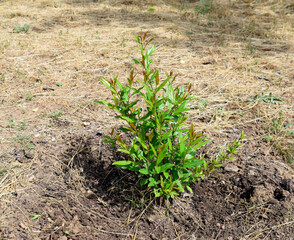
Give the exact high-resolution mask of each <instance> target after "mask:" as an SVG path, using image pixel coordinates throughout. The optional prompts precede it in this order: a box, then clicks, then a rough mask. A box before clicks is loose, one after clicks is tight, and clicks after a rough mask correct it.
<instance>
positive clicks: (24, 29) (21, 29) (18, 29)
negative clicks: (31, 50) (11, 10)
mask: <svg viewBox="0 0 294 240" xmlns="http://www.w3.org/2000/svg"><path fill="white" fill-rule="evenodd" d="M29 29H30V26H29V25H27V24H25V25H24V26H23V27H21V26H19V25H17V24H15V25H14V28H13V32H16V33H21V32H24V33H27V32H28V31H29Z"/></svg>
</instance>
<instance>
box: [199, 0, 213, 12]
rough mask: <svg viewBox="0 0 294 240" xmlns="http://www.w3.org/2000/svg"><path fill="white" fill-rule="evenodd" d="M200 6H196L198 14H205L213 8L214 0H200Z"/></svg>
mask: <svg viewBox="0 0 294 240" xmlns="http://www.w3.org/2000/svg"><path fill="white" fill-rule="evenodd" d="M199 2H200V6H198V7H196V11H197V13H198V14H205V13H208V12H209V11H211V9H212V8H213V0H200V1H199Z"/></svg>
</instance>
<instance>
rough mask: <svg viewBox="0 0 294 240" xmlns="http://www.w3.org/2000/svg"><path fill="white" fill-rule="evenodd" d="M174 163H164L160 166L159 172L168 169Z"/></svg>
mask: <svg viewBox="0 0 294 240" xmlns="http://www.w3.org/2000/svg"><path fill="white" fill-rule="evenodd" d="M174 166H175V165H174V164H172V163H166V164H164V165H162V166H161V170H160V171H161V172H166V171H167V170H168V169H171V168H173V167H174Z"/></svg>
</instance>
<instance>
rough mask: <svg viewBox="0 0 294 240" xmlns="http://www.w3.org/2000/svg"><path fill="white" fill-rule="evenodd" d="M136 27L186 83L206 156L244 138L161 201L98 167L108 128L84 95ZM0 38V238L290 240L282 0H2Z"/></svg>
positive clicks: (293, 227)
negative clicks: (187, 186) (201, 177)
mask: <svg viewBox="0 0 294 240" xmlns="http://www.w3.org/2000/svg"><path fill="white" fill-rule="evenodd" d="M15 24H17V25H18V26H20V27H23V26H24V24H27V25H29V27H30V28H29V30H28V32H27V33H25V32H23V31H22V32H20V33H18V32H17V29H14V25H15ZM140 31H148V32H149V35H150V36H152V37H154V44H155V45H156V47H157V51H156V53H155V54H154V59H155V65H156V66H158V68H159V69H160V70H162V75H163V74H164V71H171V70H172V71H173V72H174V73H178V74H179V76H178V79H177V81H176V84H182V85H185V86H187V84H188V83H189V82H191V83H192V87H193V90H194V91H193V95H195V96H196V97H199V99H198V100H197V101H195V105H193V106H191V107H192V110H191V112H190V118H189V121H190V122H193V123H194V124H195V126H197V128H198V129H199V131H202V132H203V133H204V134H205V135H206V136H207V137H208V138H210V139H212V140H213V142H212V143H211V144H210V146H208V147H206V148H205V149H203V152H205V153H206V155H207V157H211V158H213V157H215V156H216V154H217V153H218V152H219V151H220V150H221V149H222V148H223V147H224V146H225V145H226V144H227V143H228V142H231V141H233V140H234V139H236V138H237V137H238V135H239V134H240V133H241V131H242V130H244V131H245V133H246V135H247V139H246V140H245V141H244V142H243V147H242V149H241V150H240V152H239V153H238V155H237V156H236V158H235V159H234V160H231V161H230V162H227V163H225V164H224V167H222V168H220V169H219V171H216V172H214V173H213V174H211V175H210V176H208V177H207V178H206V179H205V181H201V182H198V183H197V184H195V185H193V186H192V188H193V190H194V194H184V195H182V196H181V197H179V198H177V199H175V200H174V201H173V203H172V204H171V205H170V206H169V207H168V208H167V207H165V206H164V205H163V204H161V203H160V202H155V201H152V200H149V201H146V202H144V201H143V200H142V199H143V197H144V195H143V194H144V189H139V187H138V185H137V178H136V176H134V175H132V173H125V172H122V171H121V170H118V169H117V168H115V167H113V166H112V165H111V163H112V162H113V161H115V160H118V159H119V158H120V159H121V158H123V157H124V156H120V155H119V154H118V153H117V152H116V151H115V150H114V149H110V148H109V146H108V145H107V144H105V143H102V139H103V137H102V135H103V134H108V133H109V132H110V130H111V129H112V127H116V126H118V125H120V124H121V123H120V122H117V121H116V119H115V118H114V114H113V113H112V112H111V111H110V110H106V109H104V108H103V107H102V106H100V105H98V104H97V103H95V100H96V99H101V98H102V99H109V97H110V94H109V93H108V92H107V91H106V89H105V88H104V87H103V86H102V85H101V84H100V82H99V81H98V78H99V77H105V78H109V76H111V75H116V74H119V78H120V79H124V78H125V77H126V76H127V75H128V73H129V71H130V69H131V66H132V65H131V64H132V61H131V60H132V55H138V50H137V47H136V43H135V41H134V37H133V34H138V33H139V32H140ZM0 36H1V37H0V99H1V102H0V239H62V240H65V239H191V240H192V239H293V236H294V175H293V163H292V162H293V151H294V150H293V149H294V147H293V136H294V134H293V125H291V123H293V122H294V108H293V105H294V98H293V96H294V86H293V85H294V84H293V82H294V72H293V66H294V5H293V2H292V1H286V0H285V1H275V0H268V1H251V0H248V1H238V0H236V1H215V2H214V7H213V8H212V9H207V8H205V7H204V6H203V5H201V4H200V2H199V1H188V0H187V1H185V0H182V1H163V0H160V1H151V0H150V1H149V0H146V1H132V0H118V1H114V0H113V1H111V0H110V1H86V0H84V1H83V0H81V1H74V0H72V1H70V0H68V1H66V0H64V1H62V0H60V1H49V0H35V1H31V0H29V1H25V3H24V2H23V1H5V0H2V1H0ZM262 94H263V96H262ZM256 95H257V97H255V96H256Z"/></svg>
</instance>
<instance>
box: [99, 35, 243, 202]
mask: <svg viewBox="0 0 294 240" xmlns="http://www.w3.org/2000/svg"><path fill="white" fill-rule="evenodd" d="M135 37H136V40H137V43H138V45H139V49H140V52H141V58H134V59H133V60H134V62H135V64H137V65H139V66H140V67H141V68H142V70H143V71H142V74H143V76H142V79H141V80H140V79H137V78H136V79H135V75H134V69H133V70H132V71H131V73H130V76H129V78H128V79H127V80H128V84H126V85H123V84H121V82H120V81H119V80H118V79H117V77H112V78H111V79H110V80H109V81H107V80H105V79H103V78H100V79H99V80H100V81H101V82H102V83H103V84H104V85H105V86H106V87H107V88H108V89H109V90H110V91H111V94H112V99H113V101H112V102H107V101H105V100H100V101H98V102H99V103H101V104H104V105H105V106H107V107H108V108H110V109H113V110H114V111H116V112H118V115H117V116H116V118H118V119H122V120H124V121H125V122H126V125H125V126H123V127H121V128H120V130H121V131H122V132H125V133H131V135H132V136H133V139H132V141H131V142H130V143H128V142H126V141H124V140H123V139H122V138H121V136H120V133H118V134H116V135H115V136H113V132H114V131H112V136H111V137H110V136H105V137H106V138H107V140H106V142H108V143H111V144H112V146H115V145H118V146H119V151H121V152H124V153H126V154H128V155H129V156H130V159H129V160H127V161H116V162H114V163H113V165H117V166H118V167H120V168H123V169H129V170H132V171H135V172H138V174H139V176H140V177H141V181H140V184H141V185H145V184H147V186H148V187H150V188H151V189H153V192H154V194H155V197H160V196H163V195H164V196H165V197H166V198H167V199H168V198H170V197H171V198H173V197H174V196H177V195H179V193H181V192H185V191H186V190H188V191H190V192H192V189H191V187H190V184H191V183H192V182H195V181H197V180H199V179H203V178H204V176H205V174H208V173H210V172H212V171H214V170H215V168H216V167H219V166H221V164H220V163H219V161H220V160H226V159H228V158H229V153H236V152H237V148H238V147H239V146H240V142H239V141H235V142H234V145H233V146H229V147H228V149H227V152H226V153H221V154H220V155H219V156H218V157H217V159H215V160H210V161H206V160H205V159H204V156H201V157H199V156H198V155H197V150H198V149H199V148H200V147H202V146H204V145H206V144H207V143H209V142H210V140H206V138H205V137H203V136H202V134H199V133H196V132H195V130H194V127H193V125H192V124H191V126H190V127H188V128H186V127H185V122H186V120H187V119H188V115H186V114H185V113H186V112H187V111H188V110H189V107H188V103H190V102H191V101H192V100H193V99H194V98H193V97H191V96H190V93H191V84H190V85H189V87H188V90H187V91H185V90H184V87H183V86H181V87H174V86H173V82H174V80H175V78H176V76H175V75H173V73H172V72H170V73H167V74H166V78H165V79H163V80H160V78H159V71H158V70H153V69H151V63H152V62H153V60H151V59H150V57H151V55H152V54H153V52H154V51H155V46H151V47H150V48H149V49H147V46H148V44H149V43H150V42H151V41H152V39H147V36H146V33H145V34H140V36H135ZM243 137H244V135H243V133H242V136H241V138H243Z"/></svg>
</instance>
